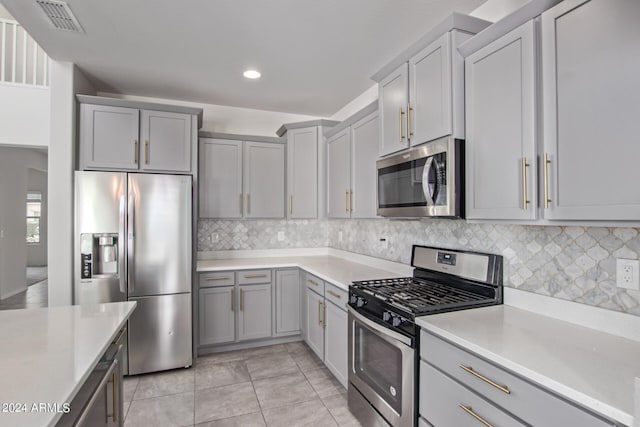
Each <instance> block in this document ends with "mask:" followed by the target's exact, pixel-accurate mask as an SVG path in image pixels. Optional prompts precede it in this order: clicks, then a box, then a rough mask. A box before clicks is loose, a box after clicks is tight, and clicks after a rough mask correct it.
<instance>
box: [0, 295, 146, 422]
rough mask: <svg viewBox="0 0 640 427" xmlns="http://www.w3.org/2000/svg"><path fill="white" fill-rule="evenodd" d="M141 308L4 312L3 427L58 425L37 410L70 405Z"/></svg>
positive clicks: (0, 363) (52, 415) (0, 322)
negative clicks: (15, 409) (13, 409)
mask: <svg viewBox="0 0 640 427" xmlns="http://www.w3.org/2000/svg"><path fill="white" fill-rule="evenodd" d="M135 306H136V303H135V302H120V303H109V304H91V305H74V306H67V307H54V308H39V309H28V310H8V311H0V343H2V350H1V351H0V404H2V405H4V404H20V405H22V404H25V405H26V407H27V412H26V413H7V412H3V411H2V409H5V408H2V407H0V425H2V426H3V427H6V426H46V425H54V424H55V423H56V422H57V420H58V419H59V418H60V417H61V416H62V413H58V412H31V409H32V405H33V404H34V403H35V404H40V403H49V404H58V405H60V406H61V405H62V404H63V403H68V402H71V400H72V399H73V397H74V396H75V395H76V393H77V392H78V390H79V389H80V387H81V386H82V384H84V382H85V380H86V379H87V377H88V375H89V374H90V373H91V371H92V370H93V368H94V367H95V366H96V364H97V363H98V361H99V359H100V357H101V356H102V355H103V354H104V352H105V351H106V349H107V348H108V346H109V344H110V343H111V341H113V339H114V338H115V337H116V334H117V333H118V331H119V330H120V329H121V328H122V326H123V325H124V324H125V322H126V321H127V319H128V318H129V316H130V315H131V313H132V312H133V310H134V308H135Z"/></svg>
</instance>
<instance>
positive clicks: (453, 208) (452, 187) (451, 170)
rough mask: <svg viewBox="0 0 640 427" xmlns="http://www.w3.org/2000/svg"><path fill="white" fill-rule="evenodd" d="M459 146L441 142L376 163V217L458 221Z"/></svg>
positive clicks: (460, 208) (461, 177)
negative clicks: (453, 219)
mask: <svg viewBox="0 0 640 427" xmlns="http://www.w3.org/2000/svg"><path fill="white" fill-rule="evenodd" d="M463 142H464V141H462V140H460V139H454V138H452V137H446V138H441V139H437V140H435V141H431V142H427V143H426V144H424V145H421V146H420V147H416V148H414V149H412V150H409V151H406V152H403V153H399V154H396V155H393V156H390V157H387V158H384V159H381V160H378V161H377V162H376V164H377V169H378V215H380V216H386V217H450V218H462V217H463V216H464V206H463V203H464V198H463V194H462V186H463V183H464V161H463V160H464V147H463Z"/></svg>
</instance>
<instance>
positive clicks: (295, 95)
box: [0, 0, 485, 117]
mask: <svg viewBox="0 0 640 427" xmlns="http://www.w3.org/2000/svg"><path fill="white" fill-rule="evenodd" d="M0 1H1V2H2V3H3V4H4V5H5V7H6V8H7V9H8V10H9V11H10V12H11V14H12V15H13V16H15V17H16V19H17V20H18V21H19V22H20V23H21V24H22V25H24V26H25V28H26V29H27V31H28V32H29V33H30V34H31V35H32V36H33V37H34V38H35V39H36V40H37V41H38V43H40V45H41V46H42V47H43V48H44V50H45V51H46V52H47V53H48V54H49V56H51V57H52V58H54V59H57V60H64V61H71V62H74V63H76V64H77V65H78V66H79V67H80V68H81V69H82V70H83V71H84V72H85V73H86V74H87V76H88V77H89V78H90V80H92V82H93V83H94V84H95V86H96V88H97V89H98V91H101V92H113V93H122V94H130V95H139V96H151V97H158V98H167V99H179V100H188V101H194V102H203V103H209V104H219V105H230V106H237V107H246V108H255V109H262V110H271V111H281V112H289V113H298V114H308V115H314V116H322V117H328V116H331V115H332V114H333V113H335V112H336V111H337V110H339V109H340V108H341V107H342V106H344V105H345V104H346V103H348V102H349V101H350V100H352V99H353V98H355V97H356V96H358V95H359V94H360V93H362V92H363V91H364V90H366V89H367V88H369V87H370V86H371V85H372V84H373V83H374V82H373V81H371V80H370V79H369V76H370V75H372V74H373V73H374V72H376V71H377V70H378V69H379V68H381V67H382V66H383V65H385V63H386V62H388V61H389V60H390V59H392V58H393V57H394V56H395V55H397V54H398V53H400V51H402V50H404V49H405V48H406V47H408V46H409V45H410V44H411V43H412V42H414V41H415V40H417V39H418V38H419V37H420V36H421V35H423V34H424V33H426V32H427V31H428V30H429V29H430V28H431V27H433V26H434V25H435V24H437V23H439V22H440V21H441V20H442V19H444V18H445V17H446V16H447V15H449V14H450V13H451V12H453V11H457V12H461V13H469V12H470V11H472V10H474V9H475V8H477V7H478V6H479V5H480V4H482V3H484V1H485V0H174V1H167V0H144V1H131V0H68V3H69V6H70V8H71V10H72V11H73V12H74V14H75V15H76V17H77V18H78V20H79V21H80V24H81V25H82V26H83V28H84V30H85V34H75V33H69V32H65V31H61V30H56V29H54V28H53V26H52V25H51V23H50V22H49V21H48V20H47V19H46V18H45V17H44V14H43V13H42V11H41V10H40V8H39V7H38V6H37V4H36V3H35V0H0ZM247 68H256V69H258V70H260V71H261V72H262V78H261V79H259V80H257V81H250V80H247V79H245V78H244V77H242V72H243V71H244V70H245V69H247Z"/></svg>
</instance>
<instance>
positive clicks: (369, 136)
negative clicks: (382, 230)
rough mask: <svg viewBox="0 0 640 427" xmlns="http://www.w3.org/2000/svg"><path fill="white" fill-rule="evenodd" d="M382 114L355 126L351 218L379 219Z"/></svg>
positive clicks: (366, 118) (352, 129)
mask: <svg viewBox="0 0 640 427" xmlns="http://www.w3.org/2000/svg"><path fill="white" fill-rule="evenodd" d="M378 126H379V123H378V113H377V112H375V113H372V114H370V115H368V116H367V117H365V118H363V119H362V120H360V121H358V122H357V123H355V124H353V125H352V126H351V192H352V194H351V200H350V204H349V205H350V209H351V218H375V217H376V210H377V200H378V196H377V189H378V186H377V182H378V170H377V168H376V160H377V158H378V139H379V135H380V134H379V127H378Z"/></svg>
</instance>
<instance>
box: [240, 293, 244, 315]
mask: <svg viewBox="0 0 640 427" xmlns="http://www.w3.org/2000/svg"><path fill="white" fill-rule="evenodd" d="M240 311H244V289H242V288H240Z"/></svg>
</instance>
